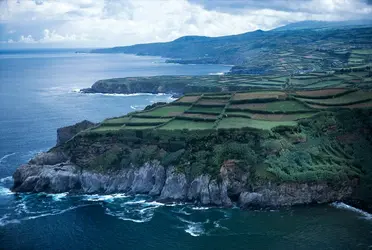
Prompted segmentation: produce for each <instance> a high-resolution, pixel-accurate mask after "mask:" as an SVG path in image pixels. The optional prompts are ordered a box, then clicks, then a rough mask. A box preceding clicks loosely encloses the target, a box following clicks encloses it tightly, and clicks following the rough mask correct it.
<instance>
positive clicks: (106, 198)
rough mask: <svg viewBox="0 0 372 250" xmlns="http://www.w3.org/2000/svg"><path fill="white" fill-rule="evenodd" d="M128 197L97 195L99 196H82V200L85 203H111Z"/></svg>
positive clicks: (121, 195) (123, 195) (122, 195)
mask: <svg viewBox="0 0 372 250" xmlns="http://www.w3.org/2000/svg"><path fill="white" fill-rule="evenodd" d="M126 197H129V196H127V195H125V194H120V193H119V194H106V195H99V194H91V195H83V200H85V201H106V202H112V201H114V200H115V199H122V198H126Z"/></svg>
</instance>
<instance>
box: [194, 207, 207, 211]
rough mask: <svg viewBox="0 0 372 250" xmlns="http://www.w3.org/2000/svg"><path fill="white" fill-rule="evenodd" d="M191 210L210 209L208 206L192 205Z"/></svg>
mask: <svg viewBox="0 0 372 250" xmlns="http://www.w3.org/2000/svg"><path fill="white" fill-rule="evenodd" d="M191 209H192V210H208V209H211V208H210V207H192V208H191Z"/></svg>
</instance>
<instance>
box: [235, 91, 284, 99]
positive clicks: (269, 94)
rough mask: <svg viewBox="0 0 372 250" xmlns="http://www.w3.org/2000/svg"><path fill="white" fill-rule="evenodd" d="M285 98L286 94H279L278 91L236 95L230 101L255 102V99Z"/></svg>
mask: <svg viewBox="0 0 372 250" xmlns="http://www.w3.org/2000/svg"><path fill="white" fill-rule="evenodd" d="M286 96H287V94H286V93H284V92H279V91H262V92H250V93H237V94H235V95H234V96H233V98H232V101H241V100H256V99H285V98H286Z"/></svg>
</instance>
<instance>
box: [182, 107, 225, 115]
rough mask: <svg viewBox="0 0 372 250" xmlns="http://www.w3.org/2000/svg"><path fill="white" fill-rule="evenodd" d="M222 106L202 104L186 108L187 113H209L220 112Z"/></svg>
mask: <svg viewBox="0 0 372 250" xmlns="http://www.w3.org/2000/svg"><path fill="white" fill-rule="evenodd" d="M222 110H223V107H203V106H193V107H192V108H191V109H189V110H187V112H188V113H207V114H208V113H209V114H220V113H221V112H222Z"/></svg>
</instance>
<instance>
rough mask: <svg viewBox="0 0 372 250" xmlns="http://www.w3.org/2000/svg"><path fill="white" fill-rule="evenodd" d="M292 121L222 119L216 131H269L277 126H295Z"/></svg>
mask: <svg viewBox="0 0 372 250" xmlns="http://www.w3.org/2000/svg"><path fill="white" fill-rule="evenodd" d="M296 125H297V123H296V122H294V121H258V120H253V119H249V118H241V117H227V118H223V119H222V120H221V121H220V123H219V124H218V127H217V128H218V129H230V128H244V127H250V128H255V129H263V130H270V129H273V128H275V127H277V126H296Z"/></svg>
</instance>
